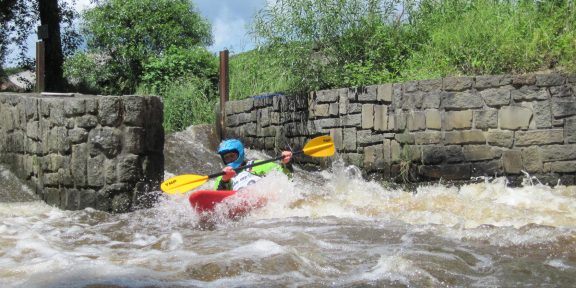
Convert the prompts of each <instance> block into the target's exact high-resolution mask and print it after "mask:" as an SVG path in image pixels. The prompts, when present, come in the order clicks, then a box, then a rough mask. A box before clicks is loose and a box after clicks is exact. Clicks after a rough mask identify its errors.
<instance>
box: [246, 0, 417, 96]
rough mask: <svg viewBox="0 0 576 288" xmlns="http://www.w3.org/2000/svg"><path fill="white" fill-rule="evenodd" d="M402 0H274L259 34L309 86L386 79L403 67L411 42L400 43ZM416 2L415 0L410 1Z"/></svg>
mask: <svg viewBox="0 0 576 288" xmlns="http://www.w3.org/2000/svg"><path fill="white" fill-rule="evenodd" d="M400 2H401V1H399V0H282V1H280V0H277V1H268V5H267V7H265V8H264V9H262V10H261V11H259V13H258V14H257V15H256V17H255V21H254V24H253V33H254V35H255V36H256V39H259V40H262V41H263V44H264V45H265V46H268V47H272V48H273V50H276V51H278V53H279V54H280V55H279V56H278V58H279V59H282V60H283V62H284V65H285V69H286V70H288V71H292V74H294V75H298V76H300V77H298V78H297V81H298V82H297V83H293V84H292V85H291V86H292V87H296V89H301V90H304V91H302V92H305V91H310V90H318V89H325V88H328V87H349V86H356V85H366V84H369V83H373V82H376V83H377V82H382V81H386V80H389V79H390V78H392V77H393V76H392V75H394V74H397V73H398V69H399V67H398V66H399V64H397V63H398V62H400V59H401V58H402V57H405V54H406V53H407V50H408V49H409V47H396V42H395V41H394V40H395V39H397V38H403V37H406V35H400V33H401V32H402V30H401V29H397V27H400V21H399V20H398V19H399V17H401V13H398V10H400V9H402V7H401V5H399V3H400ZM404 2H410V1H404Z"/></svg>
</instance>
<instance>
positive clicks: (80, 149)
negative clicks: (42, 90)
mask: <svg viewBox="0 0 576 288" xmlns="http://www.w3.org/2000/svg"><path fill="white" fill-rule="evenodd" d="M67 96H70V95H67ZM162 119H163V104H162V101H161V99H160V98H158V97H142V96H89V95H72V97H58V96H57V95H56V96H47V95H40V94H10V93H0V162H2V163H4V164H6V165H7V166H8V167H10V168H11V170H12V171H14V172H15V173H16V175H18V176H19V177H20V178H21V179H24V180H25V181H26V182H27V183H28V184H29V185H30V186H31V187H32V188H33V189H34V190H35V191H36V193H37V194H39V196H40V197H41V198H42V199H43V200H44V201H46V202H47V203H48V204H51V205H55V206H57V207H60V208H62V209H69V210H76V209H83V208H86V207H93V208H95V209H99V210H104V211H114V212H124V211H129V210H131V209H134V208H136V207H139V206H147V205H148V204H150V203H151V202H152V201H153V200H154V199H152V197H153V196H152V193H151V191H154V190H156V191H157V190H158V186H159V183H160V181H162V179H163V175H164V156H163V148H164V129H163V127H162Z"/></svg>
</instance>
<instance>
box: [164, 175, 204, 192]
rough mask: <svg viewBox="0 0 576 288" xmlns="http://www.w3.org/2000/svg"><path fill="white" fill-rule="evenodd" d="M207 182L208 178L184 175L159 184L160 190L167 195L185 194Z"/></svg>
mask: <svg viewBox="0 0 576 288" xmlns="http://www.w3.org/2000/svg"><path fill="white" fill-rule="evenodd" d="M206 181H208V176H205V175H194V174H186V175H180V176H175V177H172V178H170V179H168V180H166V181H164V182H162V184H160V189H162V191H164V192H165V193H168V194H178V193H186V192H188V191H190V190H192V189H194V188H196V187H198V186H200V185H202V184H204V183H206Z"/></svg>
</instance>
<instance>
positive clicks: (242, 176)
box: [215, 139, 293, 190]
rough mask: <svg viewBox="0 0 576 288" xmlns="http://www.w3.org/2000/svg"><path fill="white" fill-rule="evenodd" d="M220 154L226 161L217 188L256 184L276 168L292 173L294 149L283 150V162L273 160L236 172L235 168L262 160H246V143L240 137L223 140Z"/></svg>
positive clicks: (235, 187)
mask: <svg viewBox="0 0 576 288" xmlns="http://www.w3.org/2000/svg"><path fill="white" fill-rule="evenodd" d="M218 154H219V155H220V157H222V161H223V162H224V165H226V167H224V169H222V171H223V172H224V175H223V176H220V177H218V178H217V179H216V185H215V186H216V189H217V190H240V189H242V188H245V187H246V186H248V185H251V184H254V183H256V182H258V180H260V178H262V177H263V176H264V175H266V174H267V173H268V172H270V171H273V170H276V171H282V172H284V173H285V174H287V175H291V174H292V172H293V168H292V163H291V160H292V151H283V152H282V156H283V157H284V158H282V160H281V163H280V164H276V163H273V162H270V163H266V164H262V165H258V166H254V167H251V168H248V169H245V170H242V171H239V172H238V173H236V171H235V170H234V169H236V168H238V167H240V166H245V165H249V164H252V163H257V162H259V161H262V160H256V161H246V159H245V158H244V145H242V142H240V140H238V139H228V140H224V141H222V143H220V146H219V147H218Z"/></svg>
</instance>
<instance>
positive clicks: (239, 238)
mask: <svg viewBox="0 0 576 288" xmlns="http://www.w3.org/2000/svg"><path fill="white" fill-rule="evenodd" d="M199 153H209V152H199ZM249 155H250V156H252V157H256V158H258V157H262V154H261V153H259V152H258V151H250V153H249ZM209 157H210V156H209V155H206V158H209ZM191 172H192V171H191ZM358 174H359V173H358V170H357V169H356V168H355V167H351V166H346V165H344V164H343V163H342V162H341V161H339V160H338V157H335V160H334V162H333V164H332V166H331V167H330V168H329V169H327V170H325V171H321V172H306V171H301V170H298V171H297V172H296V173H295V175H294V177H293V179H288V177H286V176H285V175H281V174H272V175H269V176H267V177H265V178H264V179H263V180H262V181H260V182H259V183H257V184H256V185H255V187H254V191H255V192H254V193H260V194H262V195H266V196H267V197H268V198H269V199H270V201H269V203H268V205H266V206H264V207H263V208H261V209H257V210H255V211H253V212H252V213H251V214H249V215H248V216H246V217H245V218H242V219H239V220H236V221H231V220H227V219H226V218H225V217H217V216H215V217H214V218H213V219H212V220H213V221H212V225H210V226H209V227H207V226H205V225H204V224H202V223H201V222H199V219H200V217H199V215H197V214H195V213H194V212H193V211H192V209H191V208H190V207H189V204H188V202H187V198H186V196H185V195H177V196H167V195H165V196H164V197H161V199H160V201H159V202H158V203H157V205H155V206H154V207H153V208H150V209H143V210H137V211H135V212H131V213H126V214H117V215H115V214H109V213H105V212H100V211H96V210H93V209H85V210H81V211H63V210H60V209H58V208H54V207H51V206H49V205H46V204H44V203H43V202H41V201H38V200H37V199H36V197H35V196H34V195H32V192H30V191H29V190H28V189H26V188H25V187H24V186H23V185H22V184H21V183H19V181H18V180H17V179H15V177H14V176H13V175H12V174H11V173H10V172H8V171H7V170H6V169H3V168H1V169H0V181H2V182H3V184H2V185H1V186H2V187H1V188H0V202H1V203H0V287H91V288H96V287H573V285H574V283H576V201H575V199H576V187H574V186H556V187H554V188H552V187H549V186H545V185H541V184H539V183H538V181H537V180H536V179H530V180H529V181H526V183H525V184H524V185H523V186H522V187H517V188H511V187H508V186H507V185H506V181H505V179H504V178H496V179H485V180H484V181H480V182H479V183H475V184H469V185H464V186H461V187H455V186H452V185H448V184H441V183H436V184H432V185H421V186H420V187H418V188H417V190H416V191H402V190H400V189H393V188H385V187H386V185H384V186H383V185H381V183H376V182H373V181H366V180H364V179H362V178H361V177H359V176H358ZM170 175H171V174H170V171H167V176H170ZM527 179H529V177H528V178H527ZM210 185H213V184H212V182H210V183H208V184H206V185H205V186H203V188H209V187H210Z"/></svg>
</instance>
